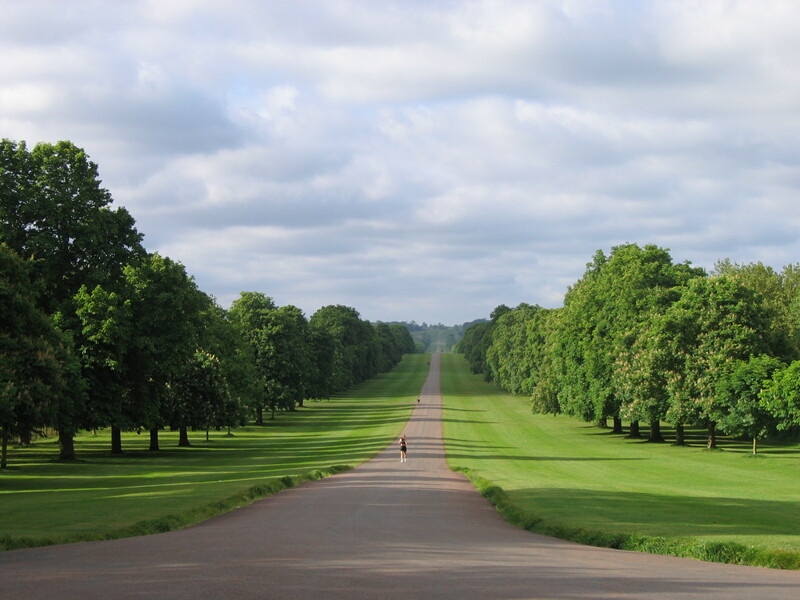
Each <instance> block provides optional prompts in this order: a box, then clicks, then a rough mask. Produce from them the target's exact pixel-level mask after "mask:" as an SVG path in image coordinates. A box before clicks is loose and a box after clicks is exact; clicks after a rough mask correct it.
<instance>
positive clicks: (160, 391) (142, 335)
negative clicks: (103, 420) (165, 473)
mask: <svg viewBox="0 0 800 600" xmlns="http://www.w3.org/2000/svg"><path fill="white" fill-rule="evenodd" d="M124 276H125V283H126V292H125V293H126V295H127V296H128V297H129V298H130V311H131V319H132V323H133V324H134V327H132V329H131V332H132V335H131V338H130V340H129V343H128V347H127V349H126V354H125V357H124V370H123V372H124V377H125V380H126V387H127V390H128V393H129V394H131V399H132V402H131V404H130V409H131V411H132V413H133V414H131V415H130V416H129V418H130V419H131V420H132V421H133V422H135V423H136V424H137V425H141V426H143V427H145V428H147V429H149V430H150V449H151V450H158V449H159V443H158V431H159V429H160V428H161V427H163V426H164V425H165V424H167V422H168V420H169V418H170V414H171V412H172V411H171V410H170V408H169V404H168V399H169V386H170V385H171V384H172V383H173V381H175V380H176V379H177V378H178V377H179V376H180V374H181V373H182V372H183V371H184V370H185V368H186V365H187V364H189V363H190V362H191V361H192V360H193V357H194V356H195V352H196V351H197V350H198V347H199V342H200V331H201V328H202V324H203V320H202V313H203V310H204V309H205V308H206V306H207V298H206V297H205V295H204V294H202V292H200V291H199V290H198V289H197V286H196V284H195V282H194V279H193V278H192V277H191V276H189V275H187V273H186V270H185V268H184V267H183V265H181V264H180V263H177V262H175V261H173V260H171V259H169V258H166V257H162V256H160V255H159V254H151V255H149V256H148V257H147V259H145V260H143V261H140V262H139V263H138V264H136V265H129V266H127V267H125V269H124Z"/></svg>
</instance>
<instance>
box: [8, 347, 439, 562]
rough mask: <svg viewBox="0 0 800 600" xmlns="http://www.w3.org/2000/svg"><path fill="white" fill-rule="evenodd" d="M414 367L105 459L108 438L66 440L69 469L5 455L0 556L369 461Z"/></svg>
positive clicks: (412, 390) (132, 443)
mask: <svg viewBox="0 0 800 600" xmlns="http://www.w3.org/2000/svg"><path fill="white" fill-rule="evenodd" d="M426 360H427V359H426V357H425V356H424V355H407V356H406V357H405V358H404V359H403V362H402V363H401V364H400V365H398V366H397V367H396V368H395V369H394V370H392V372H390V373H387V374H383V375H380V376H378V377H376V378H375V379H373V380H371V381H368V382H366V383H364V384H362V385H360V386H358V387H356V388H354V389H353V390H351V391H349V392H347V393H345V394H341V395H339V396H337V397H335V398H332V399H331V400H330V401H320V402H310V403H306V406H305V407H303V408H299V409H298V410H297V411H294V412H289V413H283V414H279V415H278V416H277V418H276V419H275V420H274V421H267V423H265V424H264V425H263V426H255V425H251V426H247V427H243V428H240V429H237V430H234V432H233V433H234V435H233V436H228V435H227V432H224V431H222V432H213V431H212V432H210V435H209V438H208V440H206V433H205V432H197V433H195V434H190V441H191V442H192V447H191V448H178V447H177V441H178V440H177V433H175V432H168V431H165V432H162V435H161V448H162V450H161V451H160V452H155V453H153V452H149V451H148V450H147V446H148V442H149V438H148V436H147V435H137V434H136V433H132V432H131V433H126V434H124V435H123V449H124V454H123V455H121V456H111V455H110V453H109V450H110V443H109V434H108V432H99V433H98V434H97V435H92V434H91V433H82V434H81V435H79V436H78V437H77V438H76V450H77V454H78V457H79V459H80V460H79V461H78V462H74V463H59V462H56V460H55V459H56V457H57V442H56V441H55V440H52V439H40V440H37V441H36V442H35V443H34V444H32V445H31V446H30V447H28V448H12V452H11V456H10V458H11V463H10V468H9V469H8V470H6V471H1V472H0V505H1V506H2V507H3V510H2V511H1V512H0V549H3V550H8V549H13V548H22V547H31V546H40V545H49V544H56V543H66V542H76V541H85V540H98V539H111V538H119V537H127V536H132V535H144V534H147V533H156V532H161V531H168V530H172V529H179V528H181V527H185V526H187V525H191V524H193V523H197V522H199V521H203V520H205V519H208V518H211V517H213V516H216V515H218V514H222V513H224V512H227V511H229V510H233V509H235V508H237V507H239V506H243V505H244V504H247V503H250V502H253V501H255V500H257V499H260V498H263V497H265V496H267V495H270V494H273V493H275V492H277V491H280V490H281V489H285V488H287V487H291V486H293V485H296V484H297V483H298V482H300V481H306V480H308V479H317V478H319V477H322V476H327V475H329V474H331V473H336V472H340V471H342V470H344V469H347V468H350V466H355V465H358V464H360V463H362V462H365V461H366V460H369V459H370V458H372V457H373V456H375V455H376V454H377V453H378V452H380V451H381V450H382V449H383V448H385V447H386V445H387V444H388V443H390V442H391V441H393V439H394V438H395V437H396V436H397V435H398V434H399V433H400V431H401V430H402V428H403V427H404V425H405V423H406V422H407V421H408V418H409V416H410V414H411V410H412V409H413V407H414V405H415V404H416V402H415V400H416V396H417V394H418V393H419V390H420V389H421V388H422V385H423V383H424V381H425V377H426V376H427V371H428V368H427V366H426Z"/></svg>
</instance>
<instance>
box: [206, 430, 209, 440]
mask: <svg viewBox="0 0 800 600" xmlns="http://www.w3.org/2000/svg"><path fill="white" fill-rule="evenodd" d="M208 433H209V432H208V429H206V441H208V439H209V438H208Z"/></svg>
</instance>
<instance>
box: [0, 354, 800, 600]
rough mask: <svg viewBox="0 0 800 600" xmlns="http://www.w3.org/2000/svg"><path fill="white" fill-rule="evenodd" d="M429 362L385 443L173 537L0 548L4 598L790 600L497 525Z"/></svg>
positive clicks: (713, 569) (751, 580)
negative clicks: (445, 416)
mask: <svg viewBox="0 0 800 600" xmlns="http://www.w3.org/2000/svg"><path fill="white" fill-rule="evenodd" d="M438 367H439V363H438V357H436V356H434V359H433V361H432V369H431V374H430V377H429V378H428V381H427V382H426V384H425V387H424V388H423V391H422V402H421V404H420V405H419V406H418V407H417V408H416V409H415V411H414V414H413V416H412V418H411V420H410V421H409V423H408V426H407V428H406V434H407V436H408V439H409V450H408V454H409V459H408V462H407V463H400V462H399V452H398V450H397V447H396V445H395V444H392V445H390V446H389V447H388V448H387V449H386V450H385V451H384V452H383V453H381V454H380V455H379V456H378V457H376V458H375V459H373V460H371V461H370V462H368V463H366V464H364V465H362V466H361V467H358V468H356V469H354V470H352V471H350V472H347V473H343V474H341V475H337V476H335V477H331V478H329V479H325V480H323V481H319V482H314V483H310V484H305V485H302V486H299V487H297V488H294V489H292V490H288V491H286V492H283V493H281V494H278V495H276V496H273V497H271V498H267V499H265V500H262V501H260V502H257V503H255V504H253V505H251V506H248V507H246V508H243V509H241V510H238V511H236V512H233V513H229V514H227V515H224V516H222V517H219V518H216V519H212V520H211V521H208V522H206V523H203V524H200V525H197V526H195V527H190V528H188V529H185V530H183V531H176V532H170V533H165V534H160V535H154V536H147V537H140V538H130V539H124V540H115V541H109V542H97V543H95V542H92V543H82V544H71V545H67V546H55V547H50V548H34V549H31V550H22V551H15V552H6V553H0V597H1V598H3V599H5V598H20V599H22V598H25V599H36V598H53V597H57V598H59V599H60V600H67V599H72V598H75V599H77V598H80V599H81V600H85V599H95V598H169V599H182V598H187V599H189V598H191V599H193V600H196V599H198V598H237V599H249V598H259V599H264V598H281V599H284V600H291V599H295V598H297V599H327V598H341V599H362V598H375V599H381V600H393V599H403V600H409V599H410V598H419V599H431V598H452V599H454V600H455V599H458V600H469V599H473V598H475V599H478V598H480V599H500V598H554V599H555V598H558V599H589V598H595V599H600V598H603V599H606V598H631V599H633V598H636V599H637V600H640V599H644V598H659V599H664V600H676V599H682V598H704V599H715V598H719V599H722V598H725V599H726V600H737V599H742V600H743V599H745V598H746V599H748V600H751V599H754V598H755V599H759V600H769V599H778V598H780V599H787V600H797V599H798V598H800V572H786V571H775V570H768V569H758V568H750V567H734V566H725V565H714V564H708V563H702V562H698V561H692V560H684V559H676V558H669V557H658V556H649V555H645V554H638V553H629V552H621V551H615V550H605V549H599V548H589V547H583V546H578V545H576V544H571V543H568V542H562V541H559V540H555V539H552V538H547V537H543V536H538V535H534V534H531V533H528V532H525V531H522V530H519V529H516V528H514V527H511V526H510V525H507V524H506V523H505V522H503V521H502V520H501V519H500V517H499V516H498V515H497V513H496V512H495V511H494V509H493V508H491V507H490V506H489V505H488V504H487V503H486V501H485V500H484V499H483V498H481V497H480V496H478V494H477V493H476V492H475V491H474V489H473V488H472V487H471V486H470V484H469V483H468V482H467V481H466V480H465V479H464V478H463V477H461V476H460V475H458V474H455V473H452V472H450V471H449V470H448V469H447V466H446V464H445V461H444V450H443V446H442V440H441V398H440V395H439V371H438Z"/></svg>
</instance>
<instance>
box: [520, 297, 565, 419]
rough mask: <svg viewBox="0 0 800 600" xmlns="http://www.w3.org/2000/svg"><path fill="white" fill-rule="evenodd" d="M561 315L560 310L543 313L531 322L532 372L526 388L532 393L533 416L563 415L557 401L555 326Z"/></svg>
mask: <svg viewBox="0 0 800 600" xmlns="http://www.w3.org/2000/svg"><path fill="white" fill-rule="evenodd" d="M560 314H561V311H560V310H558V309H555V310H547V309H542V310H540V311H538V312H537V313H536V314H535V315H534V317H533V319H531V320H530V321H528V341H529V343H530V348H529V360H530V364H531V372H530V375H529V377H528V380H527V381H526V382H525V384H524V386H525V389H528V390H530V394H531V410H532V411H533V412H534V413H544V414H553V415H555V414H558V413H560V412H561V405H560V404H559V400H558V391H559V381H560V379H559V373H558V369H557V365H556V362H555V360H554V356H555V350H554V348H555V345H556V343H557V342H556V337H555V332H556V331H557V325H556V323H557V322H558V319H559V317H560Z"/></svg>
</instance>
